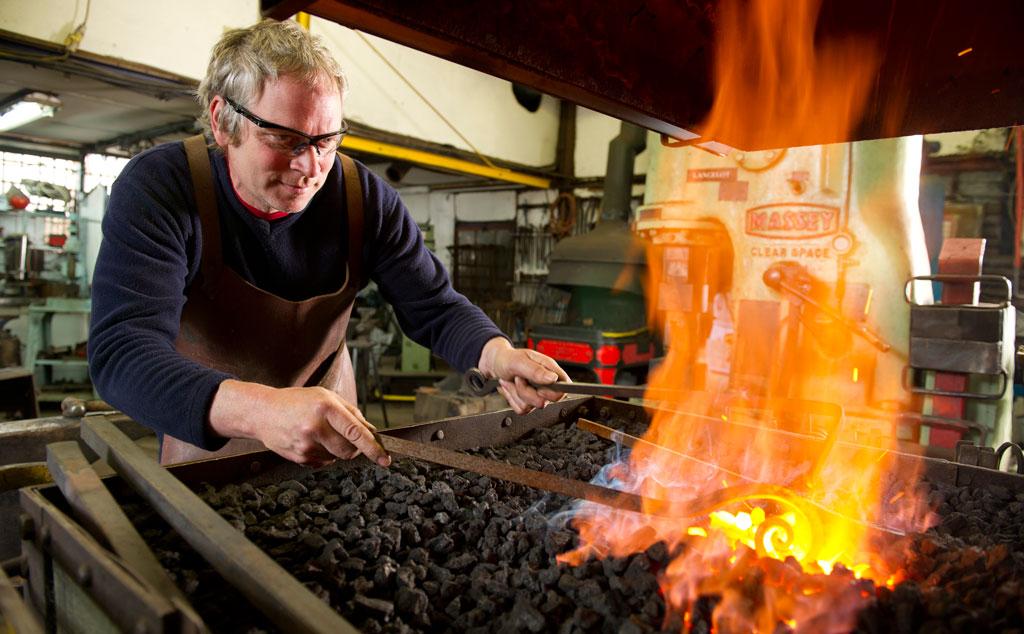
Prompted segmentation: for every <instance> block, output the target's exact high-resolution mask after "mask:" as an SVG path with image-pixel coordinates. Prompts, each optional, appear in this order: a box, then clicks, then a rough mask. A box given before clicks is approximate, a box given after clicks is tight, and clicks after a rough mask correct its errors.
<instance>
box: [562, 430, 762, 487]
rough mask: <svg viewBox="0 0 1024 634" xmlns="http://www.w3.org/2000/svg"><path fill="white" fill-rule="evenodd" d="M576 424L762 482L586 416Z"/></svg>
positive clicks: (628, 443)
mask: <svg viewBox="0 0 1024 634" xmlns="http://www.w3.org/2000/svg"><path fill="white" fill-rule="evenodd" d="M576 426H577V427H579V428H580V429H582V430H583V431H586V432H590V433H591V434H594V435H595V436H599V437H601V438H604V439H605V440H610V441H612V442H617V443H621V444H622V446H623V447H631V448H632V447H646V448H648V449H654V450H656V451H659V452H663V453H668V454H671V455H673V456H676V457H677V458H682V459H683V460H688V461H690V462H696V463H698V464H701V465H703V466H705V467H710V468H712V469H715V470H717V471H721V472H722V473H728V474H729V475H731V476H733V477H736V478H739V479H741V480H746V481H747V482H751V483H758V482H760V481H759V480H755V479H754V478H751V477H749V476H745V475H743V474H742V473H740V472H739V471H733V470H732V469H728V468H726V467H723V466H722V465H718V464H715V463H713V462H708V461H706V460H701V459H700V458H696V457H694V456H688V455H686V454H684V453H682V452H680V451H676V450H674V449H669V448H668V447H663V446H662V445H658V444H655V443H653V442H650V441H647V440H644V439H643V438H637V437H636V436H631V435H629V434H627V433H626V432H624V431H622V430H620V429H613V428H611V427H608V426H606V425H602V424H601V423H597V422H594V421H592V420H588V419H586V418H579V419H577V420H576Z"/></svg>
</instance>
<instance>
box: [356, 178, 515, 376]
mask: <svg viewBox="0 0 1024 634" xmlns="http://www.w3.org/2000/svg"><path fill="white" fill-rule="evenodd" d="M364 173H366V171H365V169H364ZM368 181H369V182H365V181H364V187H367V195H366V198H367V199H368V201H369V202H368V205H367V209H373V208H374V207H379V209H380V215H379V216H378V217H377V218H376V219H375V220H376V222H373V220H374V218H373V216H372V215H371V216H369V218H368V220H371V223H370V226H369V227H368V234H369V236H368V245H369V250H370V262H371V267H370V269H369V270H370V271H371V275H370V277H371V279H373V280H374V281H375V282H376V283H377V286H378V287H379V288H380V291H381V294H382V295H383V297H384V299H386V300H387V301H388V303H390V304H391V305H392V306H393V307H394V309H395V315H396V316H397V317H398V323H399V325H400V326H401V328H402V331H403V332H405V333H406V334H407V335H409V337H410V338H411V339H412V340H413V341H416V342H417V343H419V344H420V345H423V346H426V347H428V348H430V349H431V350H432V351H433V352H434V354H436V355H438V356H439V357H441V358H442V359H444V360H445V361H447V362H448V363H449V364H451V365H452V367H454V368H455V369H456V370H458V371H459V372H465V371H466V370H468V369H469V368H471V367H473V366H475V365H476V364H477V363H478V361H479V360H480V353H481V351H482V350H483V347H484V344H485V343H487V342H488V341H490V340H491V339H493V338H494V337H504V336H505V335H504V334H503V333H502V332H501V330H499V329H498V327H497V326H496V325H495V324H494V322H493V321H491V319H490V318H489V317H487V315H485V314H484V312H483V311H482V310H480V308H479V307H477V306H475V305H473V304H472V303H470V301H469V300H468V299H466V297H465V296H464V295H462V294H461V293H458V292H456V291H455V289H454V288H452V285H451V281H450V280H449V277H448V272H447V271H445V269H444V265H443V264H441V262H440V260H438V259H437V257H436V256H435V255H434V254H433V253H431V251H430V250H429V249H427V248H426V246H424V244H423V236H422V234H421V233H420V229H419V226H417V225H416V222H415V221H414V220H413V219H412V216H411V215H410V214H409V211H408V209H406V207H405V204H404V203H402V201H401V199H400V198H399V196H398V193H397V192H396V191H394V189H392V188H391V187H390V186H388V185H387V184H385V183H384V182H383V181H381V180H380V179H379V178H377V177H375V176H373V175H369V177H368ZM371 203H372V204H371Z"/></svg>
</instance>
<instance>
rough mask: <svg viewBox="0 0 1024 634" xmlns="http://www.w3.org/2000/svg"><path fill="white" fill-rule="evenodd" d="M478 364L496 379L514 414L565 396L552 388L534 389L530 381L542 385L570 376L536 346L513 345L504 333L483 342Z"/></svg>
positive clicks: (499, 389) (486, 374) (525, 411)
mask: <svg viewBox="0 0 1024 634" xmlns="http://www.w3.org/2000/svg"><path fill="white" fill-rule="evenodd" d="M477 367H479V368H480V371H481V372H483V373H484V376H486V377H487V378H497V379H498V391H499V392H500V393H501V395H502V396H504V397H505V400H507V401H508V404H509V405H511V406H512V409H514V410H515V411H516V413H517V414H526V413H528V412H530V411H532V410H533V409H534V408H537V407H544V406H545V405H547V404H548V403H553V402H555V401H558V400H561V398H562V397H563V396H565V394H563V393H562V392H556V391H554V390H551V389H544V388H541V389H534V388H533V387H531V386H530V383H531V382H532V383H534V384H536V385H545V384H548V383H554V382H555V381H569V380H570V379H569V375H568V374H566V373H565V370H563V369H562V368H560V367H559V366H558V364H557V363H555V360H554V359H552V358H551V357H549V356H547V355H543V354H541V353H539V352H537V351H535V350H524V349H522V348H513V347H512V344H511V343H509V342H508V339H505V338H504V337H495V338H494V339H491V340H490V341H488V342H487V343H486V344H484V349H483V351H482V352H481V353H480V362H479V363H478V364H477Z"/></svg>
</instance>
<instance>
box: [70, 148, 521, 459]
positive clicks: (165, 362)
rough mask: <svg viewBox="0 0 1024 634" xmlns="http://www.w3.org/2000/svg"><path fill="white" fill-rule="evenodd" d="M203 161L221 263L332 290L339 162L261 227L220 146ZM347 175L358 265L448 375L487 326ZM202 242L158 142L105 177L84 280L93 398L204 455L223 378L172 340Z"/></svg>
mask: <svg viewBox="0 0 1024 634" xmlns="http://www.w3.org/2000/svg"><path fill="white" fill-rule="evenodd" d="M210 161H211V163H212V165H213V172H214V184H215V189H216V195H217V205H218V207H219V212H220V222H221V241H222V243H223V244H222V250H223V253H224V262H225V264H226V265H227V266H229V267H231V268H232V269H233V270H234V271H235V272H236V273H238V274H239V275H241V276H242V277H243V278H244V279H245V280H246V281H248V282H250V283H252V284H254V285H255V286H257V287H258V288H260V289H263V290H265V291H268V292H270V293H273V294H274V295H277V296H279V297H282V298H284V299H287V300H290V301H300V300H304V299H308V298H310V297H314V296H316V295H322V294H324V293H331V292H334V291H336V290H338V289H339V288H340V287H341V284H342V283H343V281H344V279H345V262H346V259H347V255H348V254H347V244H348V238H347V233H348V220H347V214H346V213H345V192H344V182H343V178H342V175H341V162H340V160H339V159H337V158H336V159H335V162H334V168H333V169H332V170H331V173H330V174H329V175H328V177H327V182H326V183H325V185H324V187H323V188H322V189H321V190H320V191H319V192H318V193H317V194H316V196H314V197H313V199H312V201H310V203H309V206H308V207H307V208H306V209H305V210H303V211H302V212H301V213H297V214H291V215H289V216H287V217H285V218H281V219H279V220H272V221H267V220H262V219H259V218H256V217H255V216H253V215H252V214H251V213H249V212H248V211H246V209H245V208H244V207H243V206H242V204H241V202H240V201H239V200H238V198H237V196H236V195H235V194H234V192H233V190H232V187H231V183H230V181H229V178H228V173H227V166H226V163H225V160H224V156H223V154H221V153H220V152H219V151H211V152H210ZM359 177H360V180H361V182H362V187H363V201H364V202H363V207H364V212H363V214H364V224H365V240H364V246H363V261H364V263H365V265H364V270H365V271H366V273H367V274H368V275H369V277H370V278H371V279H373V280H374V281H375V282H376V283H377V285H378V286H379V288H380V290H381V293H382V294H383V296H384V298H385V299H386V300H387V301H388V302H390V303H391V304H392V306H394V308H395V312H396V314H397V316H398V321H399V324H400V325H401V327H402V330H404V331H405V332H406V333H407V334H408V335H409V336H410V337H411V338H412V339H414V340H415V341H417V342H419V343H421V344H422V345H425V346H427V347H429V348H431V349H432V350H433V351H434V352H435V353H436V354H437V355H438V356H440V357H441V358H443V359H445V360H446V361H448V362H449V363H450V364H451V365H452V366H454V367H455V368H456V369H458V370H460V371H464V370H466V369H468V368H470V367H472V366H473V365H476V363H477V361H478V360H479V357H480V352H481V350H482V349H483V345H484V344H485V343H486V342H487V341H488V340H490V339H491V338H493V337H496V336H501V332H500V331H499V330H498V328H497V327H496V326H495V325H494V324H493V323H492V322H491V320H490V319H488V318H487V316H486V315H484V313H483V312H482V311H481V310H480V309H479V308H477V307H476V306H473V305H472V304H470V303H469V301H468V300H467V299H466V298H465V297H464V296H462V295H461V294H459V293H457V292H455V290H454V289H452V287H451V283H450V282H449V279H448V274H447V273H446V272H445V270H444V268H443V267H442V265H441V263H440V262H439V261H438V260H437V258H436V257H434V255H433V254H432V253H431V252H430V251H429V250H428V249H426V248H425V247H424V246H423V239H422V236H421V235H420V232H419V228H418V227H417V226H416V223H415V222H414V221H413V219H412V218H411V217H410V215H409V212H408V210H407V209H406V208H405V205H404V204H403V203H402V201H401V200H400V199H399V197H398V193H397V192H396V191H395V190H394V189H393V188H391V187H390V186H388V185H387V184H386V183H384V182H383V181H382V180H381V179H380V178H378V177H376V176H374V175H373V174H372V173H370V171H369V170H367V169H366V167H365V166H363V165H359ZM202 241H203V236H202V231H201V227H200V223H199V217H198V213H197V211H196V205H195V198H194V195H193V188H192V180H191V177H190V174H189V171H188V163H187V160H186V158H185V150H184V146H183V145H182V144H181V143H169V144H166V145H161V146H158V147H155V148H153V149H151V150H148V151H146V152H143V153H142V154H139V155H138V156H136V157H135V158H133V159H132V160H131V161H130V162H129V163H128V165H127V166H125V168H124V171H123V172H122V173H121V175H120V176H119V177H118V179H117V181H116V182H115V183H114V186H113V189H112V190H111V195H110V201H109V204H108V207H107V214H106V216H105V217H104V219H103V242H102V244H101V247H100V253H99V258H98V260H97V262H96V270H95V272H94V275H93V285H92V321H91V327H90V334H89V371H90V375H91V377H92V380H93V383H94V385H95V386H96V389H97V391H98V392H99V394H100V396H102V397H103V398H104V399H105V400H106V401H107V402H109V403H110V404H111V405H113V406H114V407H116V408H118V409H120V410H121V411H123V412H125V413H126V414H128V415H129V416H131V417H132V418H134V419H136V420H137V421H139V422H141V423H143V424H145V425H147V426H149V427H151V428H152V429H154V430H155V431H157V432H159V433H167V434H170V435H172V436H174V437H176V438H179V439H181V440H184V441H186V442H189V443H191V444H193V445H197V446H199V447H202V448H204V449H217V448H218V447H219V446H221V445H222V444H223V442H224V440H223V439H220V438H217V437H214V436H212V435H211V434H209V433H208V431H207V425H206V420H207V415H208V413H209V409H210V403H211V401H212V399H213V396H214V394H215V392H216V390H217V387H218V386H219V385H220V383H221V382H222V381H224V380H225V379H228V378H234V377H231V376H230V375H228V374H225V373H223V372H219V371H216V370H212V369H210V368H207V367H205V366H202V365H200V364H198V363H195V362H193V361H190V360H189V359H186V358H184V357H182V356H181V355H180V354H179V353H178V352H177V351H176V350H175V348H174V341H175V339H176V338H177V336H178V326H179V323H180V319H181V311H182V306H183V305H184V304H185V295H186V293H187V292H188V289H189V285H190V284H191V283H192V281H193V280H194V279H195V276H196V274H197V273H198V271H199V260H200V254H201V253H202ZM253 318H254V319H258V318H259V317H258V316H253ZM267 335H268V336H274V337H281V336H288V334H287V333H267Z"/></svg>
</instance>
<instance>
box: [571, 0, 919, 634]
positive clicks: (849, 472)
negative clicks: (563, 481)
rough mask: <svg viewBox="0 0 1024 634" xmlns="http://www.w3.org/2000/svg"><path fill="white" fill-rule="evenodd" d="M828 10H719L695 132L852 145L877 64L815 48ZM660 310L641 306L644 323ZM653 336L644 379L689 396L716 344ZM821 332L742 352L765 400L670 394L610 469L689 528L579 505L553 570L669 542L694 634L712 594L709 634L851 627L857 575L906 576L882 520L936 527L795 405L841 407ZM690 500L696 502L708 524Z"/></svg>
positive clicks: (801, 5) (860, 590)
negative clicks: (698, 362)
mask: <svg viewBox="0 0 1024 634" xmlns="http://www.w3.org/2000/svg"><path fill="white" fill-rule="evenodd" d="M818 9H819V2H818V1H817V0H793V1H792V2H789V1H787V2H785V3H783V2H779V1H777V0H749V1H741V0H725V1H724V2H722V4H721V5H720V13H719V18H718V25H719V29H718V31H719V32H718V37H717V40H716V47H715V52H716V61H715V69H716V81H717V93H716V99H715V102H714V107H713V109H712V112H711V114H710V115H709V117H708V119H707V121H705V122H704V124H703V125H702V126H701V127H700V129H701V131H702V133H703V136H704V138H712V139H716V140H721V141H724V142H731V140H732V139H744V140H748V142H749V143H750V145H752V146H755V147H771V146H772V143H773V140H775V139H780V138H784V139H787V140H790V141H792V140H795V141H796V144H799V143H800V142H801V141H803V140H810V139H811V138H813V139H816V140H820V139H823V138H824V139H835V140H837V141H838V140H842V139H844V138H846V137H847V135H848V133H849V132H850V130H851V129H852V127H853V126H854V125H855V124H856V122H857V120H858V117H859V116H860V114H861V113H862V112H863V108H864V105H865V99H866V97H867V95H868V94H869V91H868V88H869V86H870V82H871V80H872V77H873V74H874V73H875V71H876V70H877V66H878V60H879V55H878V53H877V51H876V50H874V48H872V47H871V46H868V45H866V44H865V43H863V42H857V41H853V40H848V41H843V42H823V43H820V44H816V43H815V40H814V33H815V24H816V20H817V14H818ZM662 253H663V250H659V249H654V248H652V249H650V250H649V252H648V271H649V274H650V275H651V276H652V279H651V280H650V281H649V283H648V285H647V288H652V289H656V288H660V287H661V285H662V284H667V283H671V280H670V279H667V278H664V277H663V275H662V273H663V271H664V270H665V267H664V266H663V264H664V262H663V261H662ZM757 274H760V272H758V273H757ZM663 314H664V313H658V311H657V310H656V309H655V308H654V307H649V316H650V317H651V321H652V322H657V321H658V319H659V318H660V317H659V316H660V315H663ZM653 325H654V329H655V330H656V331H657V332H665V333H667V339H668V340H669V342H670V345H669V352H668V354H667V356H666V358H665V361H664V362H663V364H662V365H661V366H660V367H659V368H658V370H657V371H654V372H652V374H651V376H650V377H649V386H650V387H651V388H653V389H654V390H657V391H658V393H659V394H662V393H664V391H665V390H672V389H678V388H679V387H680V386H681V385H687V384H688V383H687V380H686V379H687V377H689V376H690V374H691V372H692V367H691V366H692V363H693V359H696V358H697V355H696V354H695V351H697V350H698V349H699V348H700V347H701V346H703V341H702V338H703V337H706V333H701V332H700V331H699V330H698V327H697V324H696V323H694V322H691V321H687V320H686V319H675V320H673V321H669V322H668V323H654V324H653ZM816 335H817V337H818V339H820V340H825V342H826V343H825V344H823V346H822V347H823V348H824V349H825V350H826V352H824V353H823V352H821V351H820V350H818V351H814V352H808V351H806V350H796V351H790V354H791V360H790V361H789V362H787V363H786V364H785V367H784V368H783V367H779V364H777V361H776V360H775V359H774V357H773V356H772V354H766V353H764V351H757V350H752V351H747V352H746V353H745V354H748V358H746V359H745V361H744V363H745V364H747V365H750V364H753V365H758V364H760V367H761V368H770V371H769V372H765V374H766V375H767V379H766V381H765V384H763V385H762V384H758V385H756V386H753V387H756V388H758V389H757V390H755V391H756V392H758V393H762V394H767V397H766V398H758V399H755V398H746V397H744V396H743V395H742V394H741V395H740V397H739V398H734V399H732V400H731V401H730V404H729V406H728V407H726V408H724V410H723V400H722V399H721V398H719V397H720V396H722V394H721V393H716V391H715V390H714V389H709V391H707V392H692V393H689V394H688V395H687V396H685V397H680V398H679V399H677V400H675V401H671V400H670V401H665V400H663V399H662V407H661V408H660V409H659V410H657V411H656V413H655V416H654V418H653V420H652V423H651V426H650V428H649V430H648V431H647V433H646V434H645V436H644V440H646V441H648V443H645V444H639V445H637V446H635V447H634V449H633V451H632V453H631V455H630V457H629V461H628V464H622V465H616V469H615V477H616V480H617V481H618V482H619V483H620V484H621V486H622V488H624V489H626V490H629V491H631V492H634V493H638V494H640V495H643V496H645V497H646V498H648V499H651V500H658V501H659V502H658V503H659V504H661V505H665V504H667V505H668V506H669V507H670V509H682V510H680V517H679V518H678V519H671V518H670V517H666V514H665V513H664V512H663V511H664V509H663V508H659V509H657V510H659V511H661V512H658V513H654V511H655V510H656V509H654V508H650V509H645V510H646V511H648V512H650V513H651V514H650V515H638V514H632V513H625V512H618V511H613V510H608V509H606V508H599V507H597V506H595V505H589V504H585V505H583V506H582V507H581V510H580V513H579V514H578V515H577V517H576V519H575V520H574V523H575V526H576V528H577V529H578V530H579V532H580V546H579V547H578V548H577V549H576V550H573V551H571V552H568V553H565V554H563V555H560V556H559V560H560V561H562V562H565V563H569V564H573V565H576V564H580V563H583V562H584V561H586V560H587V559H588V558H590V557H594V556H608V555H610V556H617V557H621V556H626V555H629V554H631V553H635V552H640V551H643V550H645V549H647V548H648V547H650V546H651V545H652V544H654V543H657V542H659V541H664V542H665V543H666V544H667V545H668V546H669V550H670V552H672V553H674V558H673V559H671V561H669V562H668V563H667V564H665V566H664V567H663V569H661V570H660V572H659V583H660V586H661V591H662V594H663V596H664V598H665V601H666V603H667V604H668V606H669V607H670V609H674V610H678V612H679V613H680V614H682V615H683V622H684V625H685V627H686V628H687V629H689V627H690V624H691V623H692V619H693V618H694V609H695V604H696V601H697V599H698V598H699V597H701V596H715V597H717V599H718V601H717V605H716V606H715V607H714V610H713V614H712V615H711V621H712V623H711V626H712V627H713V628H714V630H716V631H723V632H726V631H728V632H732V631H760V632H772V631H775V630H776V629H777V628H778V627H779V626H780V625H781V626H783V627H784V628H785V627H788V628H790V629H792V630H797V629H798V628H799V629H800V630H801V631H835V630H842V629H843V628H847V629H848V628H849V626H850V625H852V623H853V620H854V619H855V617H856V610H857V609H858V608H859V607H860V606H861V605H863V602H864V601H865V600H866V599H868V598H869V597H870V596H871V595H870V593H868V592H867V591H866V590H865V589H864V586H863V585H860V584H859V582H858V580H859V579H870V580H873V581H874V582H876V583H877V584H887V585H890V586H891V585H892V584H895V583H897V582H898V580H899V579H900V578H901V575H902V573H901V571H900V570H899V569H898V561H896V562H895V563H894V561H893V554H892V553H888V552H883V548H884V545H885V539H883V538H884V537H886V533H885V531H884V530H879V528H878V526H877V525H878V524H887V525H890V526H898V527H900V528H902V529H904V530H918V529H922V528H924V527H925V526H926V524H927V521H928V514H927V509H926V508H925V506H924V505H923V504H922V501H921V500H920V499H918V498H917V497H916V496H914V495H912V494H903V495H895V494H892V493H889V494H888V495H883V493H884V491H883V488H884V485H885V482H886V477H887V474H889V472H890V471H891V470H892V469H893V468H894V467H893V465H894V459H893V454H892V453H890V452H889V451H888V449H887V447H885V446H883V444H884V443H883V441H881V440H879V441H878V442H877V443H876V444H877V445H878V446H877V447H870V446H854V445H837V444H836V443H835V435H836V434H837V433H838V424H839V421H838V420H835V421H831V424H832V427H829V421H823V420H822V418H823V416H822V413H821V412H820V411H816V410H814V409H813V408H811V409H808V410H807V411H803V410H801V409H800V407H799V404H798V403H796V402H795V401H787V400H785V399H786V397H788V396H790V395H791V394H793V393H797V394H803V393H808V392H809V393H813V394H815V398H817V399H819V400H822V401H828V402H834V403H841V402H842V400H843V397H842V392H841V391H840V389H839V388H832V387H830V386H829V385H828V383H827V382H823V381H822V380H821V379H822V373H821V372H820V366H822V364H823V363H827V362H828V357H829V354H828V351H829V350H840V349H849V347H850V346H851V345H852V344H851V343H850V334H849V332H847V331H843V330H841V329H831V330H830V329H828V328H822V329H821V332H817V333H816ZM773 336H774V333H768V334H765V337H766V338H768V337H773ZM773 350H774V348H773ZM738 354H739V353H738V352H737V355H738ZM759 354H760V355H761V356H760V357H759V356H758V355H759ZM734 370H735V367H734ZM870 372H871V366H870V363H869V362H865V363H861V362H859V361H858V362H857V364H856V365H855V366H854V367H853V369H852V376H851V372H850V370H849V369H848V368H847V369H843V371H842V375H843V378H844V380H849V379H851V378H852V381H853V382H858V381H865V380H867V378H868V376H869V373H870ZM740 385H741V386H742V384H740ZM736 386H737V383H735V382H734V383H733V384H732V386H731V387H732V388H733V389H735V388H736ZM782 386H787V388H786V389H783V387H782ZM794 386H795V388H794ZM710 387H711V388H714V386H710ZM720 388H721V389H724V387H722V386H720ZM824 418H827V416H825V417H824ZM794 419H799V420H797V421H796V422H795V423H794ZM794 426H795V427H796V429H795V430H794ZM823 438H824V440H823ZM680 454H685V455H686V456H689V457H691V458H692V459H689V460H686V459H681V458H680ZM840 454H841V455H840ZM728 483H733V484H732V485H731V486H730V485H729V484H728ZM883 500H884V501H883ZM698 503H701V504H704V506H703V507H701V508H700V509H699V510H700V511H701V512H699V513H698V512H695V510H694V505H695V504H698ZM683 510H685V511H686V512H685V513H684V512H683Z"/></svg>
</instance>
